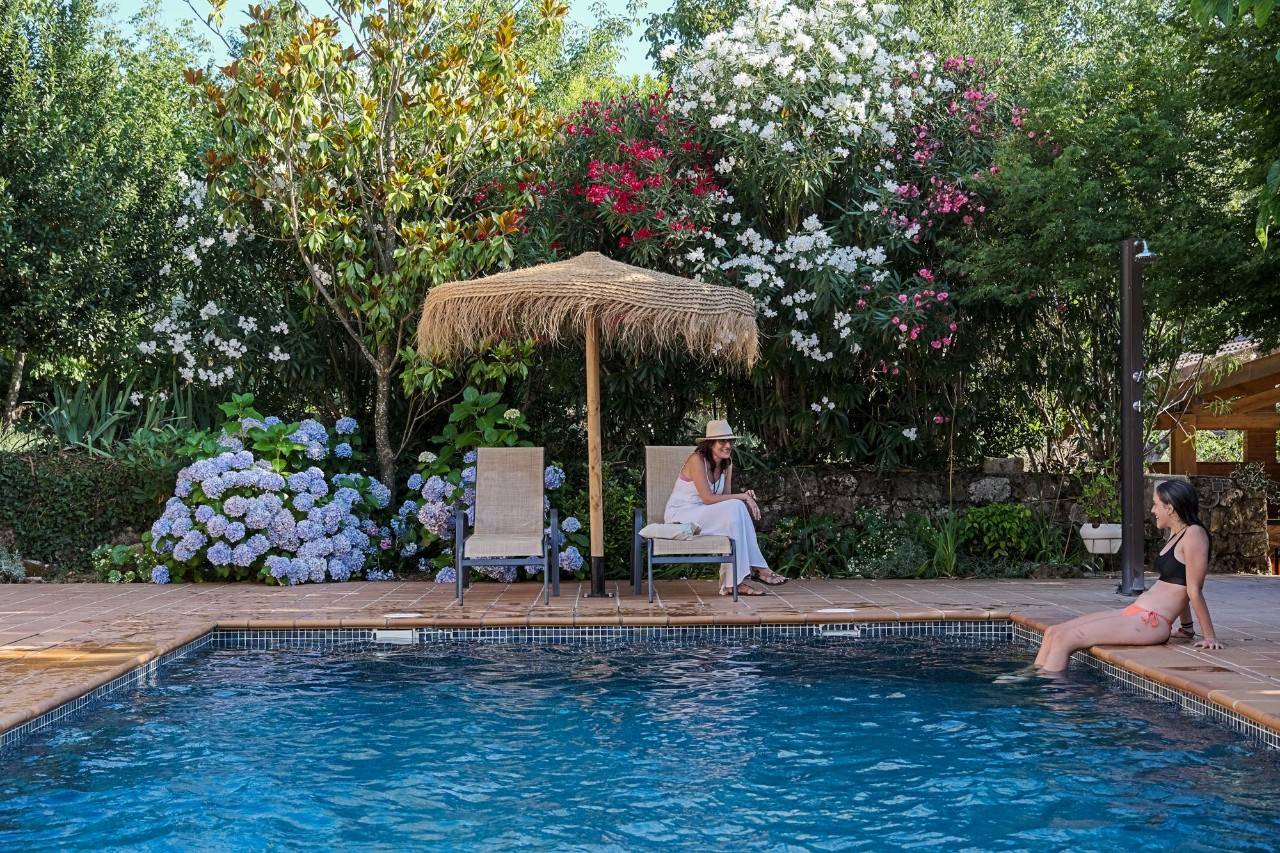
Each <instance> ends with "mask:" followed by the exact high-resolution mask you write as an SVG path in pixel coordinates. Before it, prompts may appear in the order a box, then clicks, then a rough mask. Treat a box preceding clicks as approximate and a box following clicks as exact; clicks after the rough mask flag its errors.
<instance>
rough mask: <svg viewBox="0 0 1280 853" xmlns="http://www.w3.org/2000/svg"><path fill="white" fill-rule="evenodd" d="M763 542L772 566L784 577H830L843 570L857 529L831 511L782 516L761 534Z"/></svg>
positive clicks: (842, 572) (851, 555)
mask: <svg viewBox="0 0 1280 853" xmlns="http://www.w3.org/2000/svg"><path fill="white" fill-rule="evenodd" d="M762 538H763V539H764V540H765V542H764V543H762V544H763V546H764V550H765V551H766V552H767V556H768V557H769V559H770V560H771V561H772V562H773V564H774V565H773V570H774V571H776V572H777V573H778V574H780V575H786V576H787V577H814V576H816V577H829V576H831V575H838V574H844V573H845V572H846V568H847V566H848V563H849V560H850V558H851V557H853V555H854V551H855V548H856V545H857V541H858V531H857V530H855V529H854V528H853V527H851V526H849V525H842V524H839V523H838V522H837V521H836V520H835V518H834V517H832V516H830V515H815V516H813V517H812V518H808V519H805V518H801V517H798V516H792V515H789V516H784V517H783V518H781V519H779V520H778V523H777V524H775V525H774V527H773V530H771V531H769V533H767V534H764V535H763V536H762Z"/></svg>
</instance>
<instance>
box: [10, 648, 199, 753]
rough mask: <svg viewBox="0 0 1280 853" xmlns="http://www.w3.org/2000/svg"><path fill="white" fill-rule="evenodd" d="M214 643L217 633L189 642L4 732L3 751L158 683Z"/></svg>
mask: <svg viewBox="0 0 1280 853" xmlns="http://www.w3.org/2000/svg"><path fill="white" fill-rule="evenodd" d="M212 641H213V632H210V633H208V634H203V635H201V636H199V637H197V638H196V639H194V640H192V641H191V642H189V643H184V644H183V645H181V646H179V647H178V648H176V649H173V650H172V651H169V652H166V653H164V654H163V655H160V656H159V657H157V658H154V659H152V660H149V661H147V662H146V663H144V664H142V665H141V666H138V667H136V668H135V669H131V670H129V671H128V672H126V673H125V674H124V675H120V676H116V677H115V678H113V679H111V680H110V681H108V682H107V683H106V684H101V685H99V686H98V687H95V688H94V689H93V690H90V691H89V692H88V693H86V694H84V695H83V696H80V697H78V698H76V699H72V700H71V701H70V702H64V703H63V704H61V705H59V706H58V707H56V708H54V709H52V710H50V711H46V712H45V713H43V714H41V715H40V716H38V717H35V718H34V719H30V720H27V721H26V722H25V723H22V724H20V725H17V726H14V727H13V728H11V729H9V730H8V731H4V732H0V751H2V750H4V749H6V748H7V747H10V746H13V745H14V744H17V743H18V742H19V741H21V740H22V739H23V738H25V737H27V736H28V735H31V734H34V733H35V732H38V731H40V730H41V729H44V728H47V727H48V726H52V725H54V724H56V723H59V722H62V721H63V720H65V719H67V718H68V717H70V716H72V715H74V714H78V713H80V712H81V711H83V710H85V709H86V708H87V707H88V706H90V705H93V704H94V703H96V702H98V701H99V700H101V699H104V698H105V697H107V696H108V695H110V694H112V693H115V692H117V691H120V690H127V689H129V688H131V687H135V686H137V685H139V684H141V683H144V682H147V681H154V679H155V676H156V673H157V672H158V671H159V670H160V668H161V667H164V666H168V665H169V664H171V663H173V662H174V661H176V660H178V659H179V658H183V657H186V656H188V655H190V654H192V653H194V652H198V651H200V650H202V649H205V648H208V646H209V645H210V643H211V642H212Z"/></svg>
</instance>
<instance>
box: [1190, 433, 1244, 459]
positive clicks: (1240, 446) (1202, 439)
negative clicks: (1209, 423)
mask: <svg viewBox="0 0 1280 853" xmlns="http://www.w3.org/2000/svg"><path fill="white" fill-rule="evenodd" d="M1195 442H1196V458H1197V459H1198V460H1200V461H1201V462H1239V461H1240V460H1241V459H1243V458H1244V430H1238V429H1198V430H1196V434H1195Z"/></svg>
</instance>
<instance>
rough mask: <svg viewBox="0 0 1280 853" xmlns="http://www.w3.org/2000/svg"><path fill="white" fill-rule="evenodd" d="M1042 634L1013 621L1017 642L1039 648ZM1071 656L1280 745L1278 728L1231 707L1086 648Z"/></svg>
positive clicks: (1139, 690)
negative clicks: (1088, 650) (1112, 660)
mask: <svg viewBox="0 0 1280 853" xmlns="http://www.w3.org/2000/svg"><path fill="white" fill-rule="evenodd" d="M1042 636H1043V635H1042V634H1041V633H1040V632H1039V631H1036V630H1033V629H1031V628H1028V627H1026V626H1025V625H1019V624H1017V623H1014V625H1013V639H1014V642H1016V643H1022V644H1025V645H1028V646H1030V647H1031V648H1032V649H1038V648H1040V641H1041V639H1042ZM1071 660H1072V662H1074V663H1077V664H1080V665H1083V666H1087V667H1089V668H1090V669H1092V670H1093V671H1094V672H1097V673H1098V674H1099V675H1101V676H1102V677H1103V678H1104V679H1106V680H1107V682H1108V683H1109V684H1111V685H1113V686H1116V687H1119V688H1120V689H1121V690H1123V691H1124V692H1125V693H1134V694H1137V695H1140V696H1144V697H1146V698H1149V699H1156V700H1159V701H1163V702H1172V703H1173V704H1175V705H1177V706H1178V708H1179V710H1181V711H1183V712H1184V713H1188V714H1194V715H1195V716H1198V717H1208V718H1209V719H1210V720H1213V721H1214V722H1215V723H1219V724H1221V725H1224V726H1226V727H1227V728H1229V729H1231V730H1232V731H1234V732H1236V733H1237V734H1241V735H1244V736H1245V737H1246V738H1248V739H1249V740H1251V741H1253V742H1254V743H1256V744H1259V745H1261V746H1264V747H1267V748H1268V749H1280V731H1274V730H1272V729H1269V728H1267V727H1265V726H1260V725H1258V724H1257V723H1256V722H1254V721H1253V720H1251V719H1249V718H1248V717H1246V716H1244V715H1243V714H1240V713H1237V712H1236V711H1233V710H1231V709H1230V708H1227V707H1224V706H1222V705H1219V704H1217V703H1215V702H1209V701H1207V700H1205V699H1202V698H1201V697H1199V696H1197V695H1195V694H1194V693H1189V692H1187V691H1186V690H1179V689H1178V688H1176V687H1170V686H1168V685H1167V684H1161V683H1160V682H1158V681H1155V680H1153V679H1150V678H1147V677H1146V676H1142V675H1138V674H1136V673H1133V672H1130V671H1129V670H1127V669H1125V668H1124V667H1121V666H1116V665H1115V664H1113V663H1110V662H1108V661H1105V660H1103V659H1102V658H1099V657H1096V656H1094V655H1091V654H1089V653H1088V652H1086V651H1079V652H1076V653H1075V654H1073V655H1072V656H1071Z"/></svg>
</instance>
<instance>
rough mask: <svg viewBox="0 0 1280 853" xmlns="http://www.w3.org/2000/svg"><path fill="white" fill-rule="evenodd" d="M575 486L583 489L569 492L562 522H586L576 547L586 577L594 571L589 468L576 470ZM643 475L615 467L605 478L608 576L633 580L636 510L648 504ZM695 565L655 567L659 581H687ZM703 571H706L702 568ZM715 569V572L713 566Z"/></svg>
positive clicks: (605, 534)
mask: <svg viewBox="0 0 1280 853" xmlns="http://www.w3.org/2000/svg"><path fill="white" fill-rule="evenodd" d="M571 470H572V475H573V476H572V477H571V482H574V483H580V484H582V486H581V487H580V488H576V489H573V490H571V491H568V492H567V493H566V494H565V496H564V503H563V505H562V507H561V509H562V513H561V518H562V519H563V518H566V517H568V516H573V517H574V518H577V519H578V520H579V521H580V522H582V530H581V531H580V532H579V534H578V537H579V538H578V539H577V540H576V541H572V542H571V543H570V544H576V545H577V546H578V550H579V552H581V554H582V557H583V564H582V566H583V567H582V571H581V572H580V574H581V575H582V576H583V577H585V576H586V575H587V573H589V572H590V571H591V540H590V534H591V502H590V495H589V494H588V490H587V487H586V483H587V469H586V467H585V466H584V467H574V468H573V469H571ZM643 477H644V475H643V472H642V470H640V469H637V468H632V467H630V466H621V465H612V466H609V467H608V469H607V470H606V472H605V477H604V557H605V566H604V570H605V576H606V577H611V578H630V577H631V537H632V534H633V532H634V529H635V528H634V522H635V508H636V507H637V506H640V505H642V504H643V503H644V488H643ZM692 568H693V566H692V565H686V566H679V565H675V566H654V568H653V572H654V576H655V577H660V578H661V577H668V578H671V577H687V576H688V575H689V571H690V570H691V569H692ZM699 568H702V567H699ZM712 569H715V567H714V566H713V567H712Z"/></svg>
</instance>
